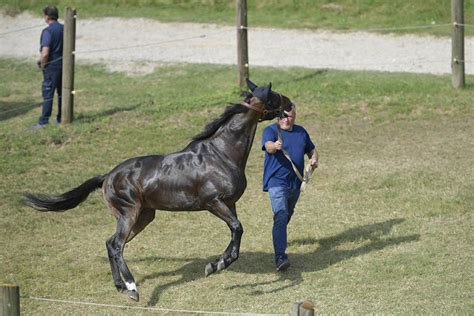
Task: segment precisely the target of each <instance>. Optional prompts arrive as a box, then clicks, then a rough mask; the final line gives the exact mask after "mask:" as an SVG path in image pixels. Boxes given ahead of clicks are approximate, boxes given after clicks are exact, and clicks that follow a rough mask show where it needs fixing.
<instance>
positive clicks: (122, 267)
mask: <svg viewBox="0 0 474 316" xmlns="http://www.w3.org/2000/svg"><path fill="white" fill-rule="evenodd" d="M141 211H142V210H140V209H136V208H130V209H129V208H125V209H122V210H121V211H120V212H119V211H117V212H116V213H115V214H120V215H119V216H117V229H116V232H115V234H114V235H113V236H112V237H110V238H109V239H108V240H107V243H106V245H107V251H108V253H109V260H110V266H111V269H112V275H113V278H114V282H115V286H116V287H117V289H118V290H119V291H121V292H125V293H126V294H127V295H128V297H130V298H131V299H133V300H136V301H138V300H139V295H138V289H137V286H136V283H135V279H134V278H133V275H132V273H131V272H130V269H129V268H128V266H127V263H126V262H125V259H124V257H123V250H124V247H125V244H126V243H127V242H128V241H130V240H131V239H132V238H133V237H135V236H136V235H137V234H138V233H139V232H140V231H141V230H142V229H143V228H144V227H145V226H146V225H147V224H148V223H150V222H151V221H152V220H153V218H154V211H153V210H152V211H150V212H145V214H146V215H142V214H143V213H141ZM121 275H122V276H123V278H124V280H125V284H124V282H123V280H122V277H121Z"/></svg>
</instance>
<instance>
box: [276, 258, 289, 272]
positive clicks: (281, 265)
mask: <svg viewBox="0 0 474 316" xmlns="http://www.w3.org/2000/svg"><path fill="white" fill-rule="evenodd" d="M289 267H290V261H289V260H288V259H279V260H278V261H277V264H276V269H277V271H285V270H286V269H288V268H289Z"/></svg>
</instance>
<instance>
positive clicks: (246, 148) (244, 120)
mask: <svg viewBox="0 0 474 316" xmlns="http://www.w3.org/2000/svg"><path fill="white" fill-rule="evenodd" d="M257 123H258V116H257V115H255V113H253V111H249V112H247V113H243V114H237V115H234V116H233V117H232V118H231V119H230V120H229V122H227V124H226V125H225V126H223V127H222V128H221V129H220V130H219V132H218V135H216V137H215V138H214V139H213V141H214V142H218V143H219V149H221V150H222V151H223V154H225V155H226V156H227V157H229V159H230V160H232V161H233V162H234V163H235V164H236V165H238V166H240V167H242V168H245V165H246V163H247V159H248V156H249V154H250V149H251V148H252V144H253V140H254V137H255V132H256V130H257Z"/></svg>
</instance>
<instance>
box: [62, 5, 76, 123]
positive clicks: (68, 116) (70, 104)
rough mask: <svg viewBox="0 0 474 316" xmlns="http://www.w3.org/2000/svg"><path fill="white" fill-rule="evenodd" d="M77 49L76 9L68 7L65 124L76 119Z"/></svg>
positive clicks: (65, 46) (64, 92)
mask: <svg viewBox="0 0 474 316" xmlns="http://www.w3.org/2000/svg"><path fill="white" fill-rule="evenodd" d="M75 49H76V9H71V8H66V11H65V14H64V39H63V88H62V118H61V122H62V123H63V124H68V123H71V122H72V121H73V120H74V54H75Z"/></svg>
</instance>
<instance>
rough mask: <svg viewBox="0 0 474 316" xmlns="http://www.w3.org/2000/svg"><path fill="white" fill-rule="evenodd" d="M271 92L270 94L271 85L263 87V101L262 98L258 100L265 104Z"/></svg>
mask: <svg viewBox="0 0 474 316" xmlns="http://www.w3.org/2000/svg"><path fill="white" fill-rule="evenodd" d="M271 92H272V84H271V83H270V84H268V85H267V86H265V87H263V93H262V94H263V95H262V97H263V99H262V98H260V99H261V100H262V101H264V102H267V100H269V99H270V95H271Z"/></svg>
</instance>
